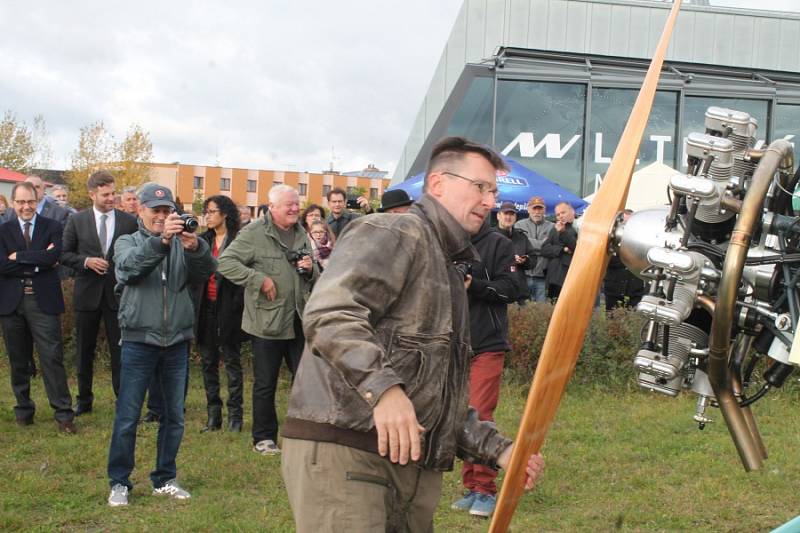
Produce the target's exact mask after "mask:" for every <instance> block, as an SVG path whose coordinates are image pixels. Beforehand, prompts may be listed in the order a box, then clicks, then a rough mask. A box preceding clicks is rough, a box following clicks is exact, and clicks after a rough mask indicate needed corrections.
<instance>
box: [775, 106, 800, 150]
mask: <svg viewBox="0 0 800 533" xmlns="http://www.w3.org/2000/svg"><path fill="white" fill-rule="evenodd" d="M774 120H775V129H774V131H775V138H776V139H787V140H788V141H789V142H790V143H792V144H793V145H795V151H796V150H797V145H798V137H800V105H787V104H778V105H777V106H776V108H775V116H774Z"/></svg>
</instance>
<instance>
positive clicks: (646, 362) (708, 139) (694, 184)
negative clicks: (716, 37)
mask: <svg viewBox="0 0 800 533" xmlns="http://www.w3.org/2000/svg"><path fill="white" fill-rule="evenodd" d="M757 126H758V124H757V121H756V120H755V119H753V118H752V117H751V116H750V115H748V114H747V113H744V112H741V111H735V110H731V109H724V108H721V107H709V108H708V110H707V111H706V114H705V132H703V133H691V134H690V135H689V136H688V137H687V139H686V141H685V153H686V161H687V172H686V173H685V174H678V175H675V176H673V177H672V178H671V179H670V184H669V187H668V190H667V191H666V194H667V199H668V201H669V207H663V208H654V209H647V210H642V211H639V212H636V213H634V214H633V215H632V216H631V217H630V218H629V219H628V221H627V222H624V223H623V222H622V219H621V218H620V219H618V221H617V224H616V225H615V227H614V229H613V230H612V232H613V233H612V238H611V240H610V242H611V248H612V250H611V251H612V253H615V254H617V255H619V257H620V259H621V260H622V261H623V263H625V265H626V266H627V267H628V269H630V270H631V272H633V273H634V274H635V275H636V276H638V277H640V278H641V279H643V280H645V281H646V282H647V284H648V285H647V286H648V293H647V294H646V295H645V296H644V297H643V298H642V300H641V302H640V303H639V304H638V305H637V307H636V310H637V312H639V313H641V314H643V315H644V316H645V317H646V318H647V320H646V322H645V325H644V327H643V329H642V343H641V347H640V349H639V351H638V353H637V354H636V357H635V359H634V362H633V364H634V367H635V371H636V372H637V374H638V377H637V379H638V383H639V385H640V386H641V387H643V388H644V389H647V390H650V391H653V392H656V393H661V394H665V395H668V396H677V395H678V394H680V393H681V392H682V391H691V392H692V393H694V394H696V395H697V406H696V411H695V413H694V421H695V422H696V423H697V424H698V426H699V428H700V429H703V428H704V427H705V426H706V424H708V423H709V422H711V421H712V415H711V411H710V410H709V408H710V407H718V408H719V409H720V411H721V413H722V415H723V418H724V421H725V423H726V425H727V427H728V429H729V431H730V433H731V436H732V438H733V441H734V444H735V445H736V449H737V451H738V452H739V456H740V458H741V460H742V463H743V465H744V467H745V469H746V470H754V469H758V468H760V467H761V465H762V462H763V460H764V459H765V458H766V455H767V454H766V448H765V446H764V443H763V441H762V439H761V436H760V434H759V431H758V427H757V425H756V422H755V419H754V417H753V413H752V411H751V408H750V406H751V405H752V404H754V403H755V402H757V401H758V400H759V399H761V398H763V397H764V396H765V395H766V394H767V393H768V392H769V391H770V390H772V389H777V388H780V387H781V386H782V385H783V384H784V383H785V382H786V380H787V378H788V377H789V375H790V374H791V373H792V371H793V370H794V369H795V367H796V366H798V365H800V339H798V336H797V335H796V332H797V325H798V317H800V298H798V282H800V217H797V216H795V213H794V212H793V210H792V201H791V200H792V193H793V191H794V190H795V187H796V186H797V182H798V178H799V177H800V172H798V173H795V172H794V154H793V147H792V145H791V144H790V143H789V142H787V141H786V140H778V141H775V142H773V143H771V144H770V145H769V146H768V147H766V148H763V147H757V145H756V142H755V140H756V132H757Z"/></svg>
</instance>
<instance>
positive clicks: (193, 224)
mask: <svg viewBox="0 0 800 533" xmlns="http://www.w3.org/2000/svg"><path fill="white" fill-rule="evenodd" d="M181 220H182V221H183V229H184V230H185V231H188V232H189V233H194V232H195V231H197V228H199V227H200V221H198V220H197V219H196V218H195V217H194V215H192V214H190V213H183V214H182V215H181Z"/></svg>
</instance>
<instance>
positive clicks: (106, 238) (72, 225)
mask: <svg viewBox="0 0 800 533" xmlns="http://www.w3.org/2000/svg"><path fill="white" fill-rule="evenodd" d="M86 185H87V187H88V189H89V196H90V197H91V199H92V207H91V208H89V209H84V210H83V211H81V212H80V213H77V214H75V215H74V216H71V217H70V218H69V220H68V221H67V227H66V228H65V229H64V251H63V252H62V254H61V263H62V264H64V265H66V266H68V267H69V268H71V269H72V270H73V271H74V272H75V294H74V298H73V305H74V307H75V332H76V343H75V344H76V347H75V349H76V351H77V354H76V357H75V360H76V363H77V364H76V366H77V367H78V368H77V373H78V398H77V407H76V409H75V415H76V416H80V415H81V414H83V413H89V412H91V411H92V403H93V401H94V394H93V393H92V380H93V377H94V356H95V350H96V348H97V333H98V332H99V331H100V322H103V323H104V324H105V329H106V340H107V342H108V352H109V355H110V356H111V383H112V386H113V388H114V395H117V394H119V369H120V362H119V357H120V348H119V322H118V320H117V310H118V309H119V299H118V298H117V295H116V294H115V293H114V286H115V285H116V283H117V279H116V277H115V276H114V243H116V241H117V238H118V237H119V236H120V235H129V234H131V233H134V232H135V231H136V229H137V224H136V219H135V218H134V217H132V216H130V215H129V214H127V213H124V212H122V211H120V210H118V209H114V176H112V175H111V173H109V172H108V171H106V170H98V171H97V172H94V173H93V174H92V175H91V176H89V180H88V182H87V184H86Z"/></svg>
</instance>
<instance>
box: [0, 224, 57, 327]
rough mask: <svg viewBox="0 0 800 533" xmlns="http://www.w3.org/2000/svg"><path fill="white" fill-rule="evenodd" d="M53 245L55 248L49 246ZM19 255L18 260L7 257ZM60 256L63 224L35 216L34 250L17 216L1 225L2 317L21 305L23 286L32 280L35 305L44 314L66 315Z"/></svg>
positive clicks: (0, 301) (0, 304)
mask: <svg viewBox="0 0 800 533" xmlns="http://www.w3.org/2000/svg"><path fill="white" fill-rule="evenodd" d="M50 244H52V245H53V248H52V249H50V250H48V249H47V247H48V246H49V245H50ZM13 252H17V259H16V260H15V261H11V260H10V259H9V258H8V256H9V255H11V254H12V253H13ZM60 255H61V224H59V223H58V222H57V221H55V220H52V219H50V218H46V217H43V216H42V215H37V216H36V224H35V225H34V227H33V235H31V247H30V250H28V249H27V248H26V246H25V237H23V235H22V230H21V229H20V227H19V222H18V221H17V218H16V216H15V217H14V219H13V220H10V221H8V222H6V223H4V224H2V225H0V315H9V314H11V313H13V312H14V311H15V310H16V309H17V307H18V306H19V303H20V301H21V300H22V295H23V283H24V282H25V280H26V279H31V280H32V281H33V290H34V292H35V293H36V302H37V303H38V304H39V308H40V309H41V310H42V312H43V313H46V314H49V315H58V314H61V313H63V312H64V295H63V294H62V292H61V280H60V279H59V277H58V269H57V268H56V266H57V265H58V258H59V256H60Z"/></svg>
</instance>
